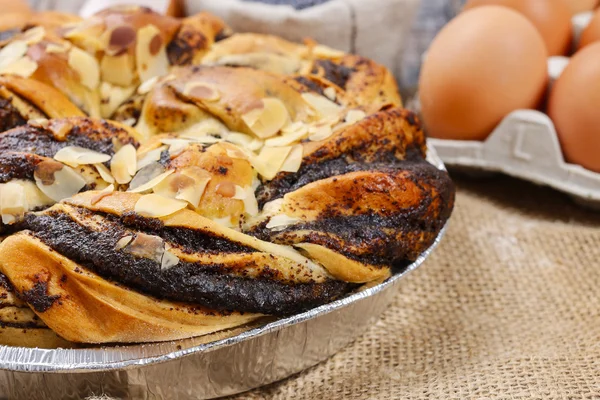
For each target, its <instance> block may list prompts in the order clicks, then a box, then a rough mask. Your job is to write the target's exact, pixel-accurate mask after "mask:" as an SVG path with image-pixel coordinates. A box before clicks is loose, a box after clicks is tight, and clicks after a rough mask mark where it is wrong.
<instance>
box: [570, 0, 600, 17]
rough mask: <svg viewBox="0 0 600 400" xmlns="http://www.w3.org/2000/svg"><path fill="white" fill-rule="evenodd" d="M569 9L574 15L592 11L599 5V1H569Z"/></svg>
mask: <svg viewBox="0 0 600 400" xmlns="http://www.w3.org/2000/svg"><path fill="white" fill-rule="evenodd" d="M568 3H569V7H571V13H572V14H573V15H575V14H579V13H581V12H585V11H591V10H593V9H594V8H596V6H597V5H598V0H569V1H568Z"/></svg>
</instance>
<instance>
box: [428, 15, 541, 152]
mask: <svg viewBox="0 0 600 400" xmlns="http://www.w3.org/2000/svg"><path fill="white" fill-rule="evenodd" d="M546 81H547V52H546V47H545V46H544V41H543V40H542V38H541V36H540V34H539V33H538V31H537V30H536V29H535V28H534V26H533V25H532V24H531V23H530V22H529V21H528V20H527V19H526V18H525V17H523V16H522V15H520V14H519V13H517V12H515V11H512V10H510V9H508V8H505V7H497V6H487V7H479V8H477V9H473V10H469V11H467V12H464V13H462V14H460V15H459V16H457V17H456V18H455V19H453V20H452V21H450V23H449V24H448V25H446V27H445V28H444V29H442V31H441V32H440V33H439V35H438V36H437V37H436V38H435V40H434V41H433V43H432V44H431V47H430V49H429V51H428V52H427V55H426V58H425V60H424V63H423V68H422V70H421V77H420V81H419V84H420V89H419V92H420V100H421V112H422V115H423V120H424V122H425V125H426V128H427V130H428V132H429V134H430V135H431V136H434V137H438V138H443V139H464V140H483V139H485V138H486V137H487V136H488V135H489V134H490V133H491V132H492V130H493V129H494V127H495V126H496V125H497V124H498V123H499V122H500V121H501V120H502V118H504V117H505V116H506V115H507V114H508V113H510V112H511V111H514V110H517V109H520V108H536V106H537V105H538V103H539V101H540V99H541V97H542V96H543V94H544V92H545V88H546Z"/></svg>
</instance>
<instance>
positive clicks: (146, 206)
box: [135, 194, 188, 218]
mask: <svg viewBox="0 0 600 400" xmlns="http://www.w3.org/2000/svg"><path fill="white" fill-rule="evenodd" d="M187 204H188V203H187V202H185V201H181V200H175V199H170V198H168V197H164V196H160V195H158V194H147V195H144V196H142V197H140V199H139V200H138V201H137V203H135V212H136V213H138V214H140V215H141V216H143V217H152V218H159V217H166V216H167V215H171V214H174V213H176V212H177V211H179V210H183V209H184V208H186V207H187Z"/></svg>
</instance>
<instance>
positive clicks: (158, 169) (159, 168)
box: [128, 161, 165, 192]
mask: <svg viewBox="0 0 600 400" xmlns="http://www.w3.org/2000/svg"><path fill="white" fill-rule="evenodd" d="M164 172H165V167H164V166H163V165H162V164H160V163H158V162H156V161H154V162H151V163H149V164H148V165H146V166H145V167H144V168H140V169H138V171H137V173H136V174H135V176H134V177H133V179H132V180H131V182H129V190H128V191H130V192H131V191H133V190H134V189H137V188H138V187H139V186H142V185H145V184H146V183H148V182H150V181H151V180H153V179H154V178H156V177H157V176H159V175H160V174H162V173H164Z"/></svg>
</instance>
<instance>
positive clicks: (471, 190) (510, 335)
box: [232, 175, 600, 400]
mask: <svg viewBox="0 0 600 400" xmlns="http://www.w3.org/2000/svg"><path fill="white" fill-rule="evenodd" d="M454 178H455V180H456V182H457V186H458V194H457V204H456V209H455V212H454V215H453V217H452V219H451V222H450V225H449V230H448V232H447V234H446V237H445V238H444V240H443V241H442V243H441V245H440V247H439V248H438V249H437V250H436V251H435V252H434V254H433V255H432V256H431V257H430V259H429V260H428V261H427V262H426V263H425V264H424V265H423V266H422V267H421V268H419V269H418V270H417V271H415V273H413V274H411V275H410V276H409V277H407V279H406V280H405V281H404V284H402V285H400V287H399V289H398V294H397V297H396V299H395V301H394V303H393V305H392V306H391V307H390V309H389V310H388V311H387V312H386V313H385V314H384V315H383V318H382V319H381V320H380V321H379V322H377V323H376V324H375V325H374V326H373V327H371V328H370V329H369V330H368V331H367V332H366V333H365V334H364V335H363V336H362V337H360V338H359V339H358V340H357V341H356V342H355V343H354V344H353V345H351V346H350V347H348V348H347V349H345V350H343V351H342V352H340V353H339V354H337V355H336V356H334V357H333V358H331V359H330V360H329V361H326V362H324V363H322V364H320V365H318V366H316V367H314V368H312V369H310V370H308V371H305V372H303V373H301V374H299V375H297V376H295V377H292V378H290V379H288V380H285V381H283V382H280V383H276V384H273V385H271V386H268V387H266V388H262V389H258V390H255V391H252V392H249V393H245V394H243V395H239V396H237V397H233V398H232V399H236V400H238V399H288V398H294V399H319V400H327V399H342V398H343V399H400V398H407V399H594V398H600V307H599V304H600V303H599V295H598V293H599V289H598V288H599V287H600V212H591V211H586V210H585V209H582V208H580V207H578V206H576V205H575V204H574V203H573V202H572V201H571V200H570V198H568V197H567V196H566V195H563V194H561V193H558V192H555V191H553V190H551V189H548V188H542V187H538V186H535V185H532V184H529V183H526V182H523V181H519V180H516V179H513V178H508V177H502V176H493V177H488V178H485V179H483V178H479V179H472V178H465V177H463V176H460V175H459V176H454Z"/></svg>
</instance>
